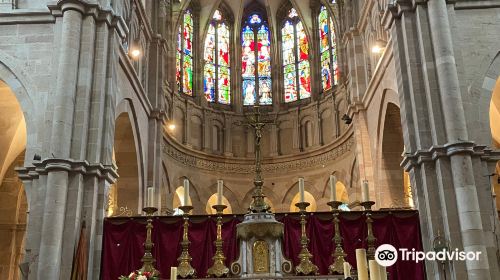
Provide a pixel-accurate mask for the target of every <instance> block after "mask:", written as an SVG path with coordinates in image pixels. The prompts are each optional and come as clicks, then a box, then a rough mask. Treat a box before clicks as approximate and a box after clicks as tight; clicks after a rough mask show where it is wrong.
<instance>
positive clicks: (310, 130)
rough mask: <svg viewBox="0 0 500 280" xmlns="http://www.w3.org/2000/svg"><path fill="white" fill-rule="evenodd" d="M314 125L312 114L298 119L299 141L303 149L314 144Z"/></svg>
mask: <svg viewBox="0 0 500 280" xmlns="http://www.w3.org/2000/svg"><path fill="white" fill-rule="evenodd" d="M316 125H317V123H316V124H315V122H314V119H313V117H312V116H305V117H303V118H302V119H301V120H300V141H301V143H302V148H303V149H307V148H310V147H312V146H314V143H315V141H316V139H315V136H316V133H315V131H316V129H317V127H316Z"/></svg>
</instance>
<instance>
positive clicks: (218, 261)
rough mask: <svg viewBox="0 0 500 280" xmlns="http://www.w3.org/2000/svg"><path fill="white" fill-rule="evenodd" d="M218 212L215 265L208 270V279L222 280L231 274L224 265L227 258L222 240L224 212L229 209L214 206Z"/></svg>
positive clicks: (213, 258) (222, 206) (223, 206)
mask: <svg viewBox="0 0 500 280" xmlns="http://www.w3.org/2000/svg"><path fill="white" fill-rule="evenodd" d="M212 208H214V209H215V210H216V211H217V239H216V240H215V241H214V244H215V255H214V256H213V257H212V260H214V264H213V265H212V266H211V267H210V268H209V269H208V271H207V276H208V277H216V278H222V277H226V276H227V275H228V274H229V268H228V267H227V266H226V265H225V264H224V261H225V260H226V256H224V252H223V251H222V245H223V244H224V240H222V212H223V211H224V209H226V208H227V206H226V205H220V204H218V205H214V206H212Z"/></svg>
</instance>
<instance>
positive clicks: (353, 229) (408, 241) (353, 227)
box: [101, 211, 425, 280]
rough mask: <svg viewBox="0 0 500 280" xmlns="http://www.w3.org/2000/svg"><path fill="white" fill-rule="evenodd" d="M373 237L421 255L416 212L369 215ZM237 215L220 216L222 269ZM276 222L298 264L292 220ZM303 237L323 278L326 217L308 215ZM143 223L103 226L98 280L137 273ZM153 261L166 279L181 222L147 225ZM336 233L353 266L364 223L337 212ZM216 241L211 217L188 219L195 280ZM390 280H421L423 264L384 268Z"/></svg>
mask: <svg viewBox="0 0 500 280" xmlns="http://www.w3.org/2000/svg"><path fill="white" fill-rule="evenodd" d="M372 217H373V220H374V224H373V231H374V234H375V237H376V238H377V244H376V246H378V245H380V244H386V243H387V244H392V245H393V246H394V247H396V248H409V249H410V250H411V249H413V248H415V250H417V251H418V250H422V244H421V236H420V227H419V219H418V213H417V212H416V211H394V212H383V211H377V212H374V214H373V216H372ZM242 218H243V216H242V215H226V216H224V226H223V229H222V234H223V238H224V253H225V255H226V258H227V259H226V265H227V266H228V267H229V265H230V263H231V262H233V261H234V260H235V259H236V258H237V257H238V251H239V249H238V242H237V240H236V225H237V224H238V223H240V222H241V220H242ZM276 218H277V220H279V221H280V222H282V223H284V226H285V236H284V240H283V249H284V253H285V255H286V256H287V257H288V258H289V259H291V260H292V261H293V263H294V264H298V259H297V255H298V253H299V251H300V244H299V239H300V223H299V216H298V214H296V213H294V214H281V213H278V214H276ZM307 218H308V223H307V234H308V237H309V239H310V243H309V250H310V251H311V253H312V254H313V256H314V257H313V261H314V263H315V264H316V265H317V266H318V267H319V270H320V274H322V275H324V274H327V273H328V266H329V265H330V264H331V260H332V258H331V252H332V251H333V249H334V245H333V243H332V237H333V233H334V232H333V226H332V215H331V213H313V214H312V215H308V216H307ZM145 224H146V220H145V218H143V217H138V218H131V219H123V218H111V219H106V220H105V221H104V238H103V254H102V262H101V263H102V268H101V278H102V279H103V280H116V279H118V277H119V276H120V275H127V274H128V273H130V272H131V271H133V270H135V269H138V268H140V267H141V261H140V259H141V257H142V256H143V254H144V247H143V243H144V241H145V239H146V226H145ZM153 226H154V228H153V234H152V235H153V237H152V238H153V242H154V248H153V255H154V257H155V259H156V268H157V269H158V270H159V271H160V273H161V278H162V279H169V278H170V267H171V266H177V258H178V256H179V255H180V252H181V246H180V244H179V243H180V240H181V238H182V218H181V217H156V218H155V219H154V220H153ZM340 230H341V233H342V237H343V238H344V242H343V246H344V250H345V252H346V253H347V261H348V262H349V263H350V264H351V265H352V266H353V267H355V266H356V257H355V249H357V248H366V241H365V239H366V223H365V217H364V216H363V215H362V213H360V212H343V213H342V214H341V216H340ZM215 237H216V223H215V218H214V217H213V216H192V218H191V222H190V227H189V240H190V241H191V244H190V248H189V249H190V254H191V256H192V258H193V260H192V262H191V264H192V265H193V267H194V268H195V269H196V271H197V274H198V275H197V276H198V278H204V277H205V276H206V271H207V269H208V268H209V267H210V266H211V265H212V256H213V254H214V253H215V245H214V244H213V242H214V241H215ZM388 272H389V273H390V279H391V280H396V279H410V278H408V277H409V275H412V276H414V277H412V278H411V279H415V280H420V279H425V268H424V264H423V263H419V264H416V263H413V262H408V261H401V260H398V262H397V263H396V264H395V265H394V266H392V267H389V268H388Z"/></svg>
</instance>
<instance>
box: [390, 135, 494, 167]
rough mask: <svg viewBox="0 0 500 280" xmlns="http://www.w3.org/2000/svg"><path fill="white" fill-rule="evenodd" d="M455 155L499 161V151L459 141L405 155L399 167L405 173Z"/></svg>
mask: <svg viewBox="0 0 500 280" xmlns="http://www.w3.org/2000/svg"><path fill="white" fill-rule="evenodd" d="M457 154H469V155H471V156H479V157H480V158H481V160H484V161H495V162H496V161H498V160H500V151H499V150H492V149H490V148H488V147H487V146H484V145H476V144H475V143H474V142H470V141H461V142H455V143H448V144H445V145H435V146H432V147H430V148H429V149H428V150H418V151H416V152H414V153H405V154H404V159H403V161H402V162H401V164H400V165H401V167H403V168H404V169H405V170H406V171H410V169H411V168H413V167H416V166H419V165H421V164H422V163H424V162H431V161H436V160H437V159H439V158H442V157H451V156H453V155H457Z"/></svg>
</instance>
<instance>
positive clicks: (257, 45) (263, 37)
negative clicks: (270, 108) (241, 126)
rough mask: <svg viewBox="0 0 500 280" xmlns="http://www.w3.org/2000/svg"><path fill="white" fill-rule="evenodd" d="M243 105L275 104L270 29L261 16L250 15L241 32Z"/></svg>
mask: <svg viewBox="0 0 500 280" xmlns="http://www.w3.org/2000/svg"><path fill="white" fill-rule="evenodd" d="M241 45H242V48H243V49H242V57H241V70H242V71H241V72H242V77H243V88H242V94H243V105H255V104H256V103H257V102H258V103H259V104H261V105H269V104H272V103H273V99H272V90H271V88H272V83H271V42H270V35H269V27H268V25H267V23H266V22H265V20H264V19H263V18H262V16H261V15H259V14H252V15H250V16H249V17H248V18H247V20H246V21H245V23H244V24H243V28H242V31H241Z"/></svg>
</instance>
